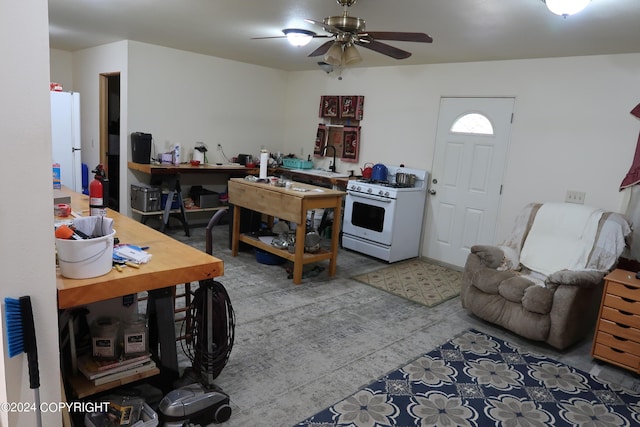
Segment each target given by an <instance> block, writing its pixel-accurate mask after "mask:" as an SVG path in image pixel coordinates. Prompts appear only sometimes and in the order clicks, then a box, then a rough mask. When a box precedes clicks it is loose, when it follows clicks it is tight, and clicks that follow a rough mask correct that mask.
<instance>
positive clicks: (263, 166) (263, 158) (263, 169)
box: [260, 150, 269, 179]
mask: <svg viewBox="0 0 640 427" xmlns="http://www.w3.org/2000/svg"><path fill="white" fill-rule="evenodd" d="M268 166H269V152H268V151H267V150H261V151H260V179H266V178H267V167H268Z"/></svg>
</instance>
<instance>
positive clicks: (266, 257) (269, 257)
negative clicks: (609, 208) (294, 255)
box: [256, 248, 286, 265]
mask: <svg viewBox="0 0 640 427" xmlns="http://www.w3.org/2000/svg"><path fill="white" fill-rule="evenodd" d="M256 261H258V262H259V263H260V264H266V265H280V264H284V262H285V261H286V259H284V258H281V257H279V256H277V255H274V254H272V253H271V252H267V251H263V250H262V249H258V248H256Z"/></svg>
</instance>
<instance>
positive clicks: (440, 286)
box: [352, 258, 462, 307]
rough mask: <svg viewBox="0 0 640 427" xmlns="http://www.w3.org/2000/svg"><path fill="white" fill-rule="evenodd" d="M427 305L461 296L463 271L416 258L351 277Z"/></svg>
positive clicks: (430, 305) (432, 305) (431, 305)
mask: <svg viewBox="0 0 640 427" xmlns="http://www.w3.org/2000/svg"><path fill="white" fill-rule="evenodd" d="M352 279H354V280H357V281H359V282H362V283H366V284H367V285H371V286H373V287H375V288H378V289H382V290H383V291H386V292H389V293H391V294H394V295H398V296H401V297H403V298H406V299H408V300H411V301H415V302H417V303H419V304H423V305H426V306H427V307H434V306H436V305H438V304H440V303H443V302H445V301H447V300H449V299H451V298H453V297H456V296H458V295H460V284H461V282H462V272H461V271H456V270H452V269H450V268H447V267H443V266H441V265H438V264H434V263H431V262H428V261H426V260H425V259H423V258H414V259H410V260H407V261H401V262H398V263H395V264H391V265H389V266H387V267H383V268H382V269H380V270H376V271H374V272H371V273H366V274H359V275H357V276H354V277H352Z"/></svg>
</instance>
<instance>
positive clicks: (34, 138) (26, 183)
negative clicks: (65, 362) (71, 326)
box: [0, 0, 61, 426]
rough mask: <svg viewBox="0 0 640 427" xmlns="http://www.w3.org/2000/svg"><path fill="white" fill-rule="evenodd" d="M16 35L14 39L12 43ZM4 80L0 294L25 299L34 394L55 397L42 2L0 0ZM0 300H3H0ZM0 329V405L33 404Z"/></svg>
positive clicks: (21, 417) (24, 418)
mask: <svg viewBox="0 0 640 427" xmlns="http://www.w3.org/2000/svg"><path fill="white" fill-rule="evenodd" d="M16 40H19V41H20V43H16ZM0 52H2V67H0V81H2V82H3V87H2V94H3V96H2V100H1V101H0V146H1V149H2V153H3V156H4V159H5V160H6V159H10V160H9V161H5V162H3V165H2V167H1V168H0V182H2V184H3V187H2V202H0V236H2V238H1V239H0V271H2V280H0V293H1V294H2V297H3V298H5V297H10V298H16V299H17V298H19V297H21V296H24V295H29V296H30V297H31V302H32V305H33V311H34V321H35V328H36V335H37V337H36V338H37V344H38V356H39V368H40V397H41V401H42V402H45V403H46V402H53V403H55V402H59V401H60V369H59V362H58V361H59V350H58V332H57V331H58V328H57V309H56V281H55V257H54V236H53V228H52V225H53V220H52V213H53V210H52V209H53V208H52V205H53V190H52V188H53V185H52V172H51V111H50V95H49V34H48V10H47V2H42V1H39V0H25V1H21V2H2V4H1V5H0ZM2 301H4V299H3V300H2ZM5 309H6V307H5V305H4V302H3V303H2V312H3V313H2V319H3V321H2V324H3V327H2V328H0V335H1V336H0V348H1V350H2V357H0V402H16V403H18V402H22V403H34V392H33V390H31V389H30V388H29V374H28V370H27V360H26V355H19V356H16V357H13V358H11V359H9V358H8V351H7V349H6V348H5V347H6V342H7V339H6V338H5V336H4V335H5V321H4V311H5ZM60 420H61V415H60V413H56V412H48V413H45V414H43V425H45V426H56V425H60ZM18 425H20V426H26V425H31V426H32V425H36V422H35V414H34V412H22V413H17V412H12V413H8V412H6V411H0V426H18Z"/></svg>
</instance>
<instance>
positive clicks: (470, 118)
mask: <svg viewBox="0 0 640 427" xmlns="http://www.w3.org/2000/svg"><path fill="white" fill-rule="evenodd" d="M450 131H451V132H453V133H474V134H481V135H493V125H492V124H491V121H489V119H488V118H487V116H484V115H482V114H479V113H467V114H464V115H462V116H460V117H458V118H457V119H456V120H455V121H454V122H453V125H451V129H450Z"/></svg>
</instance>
